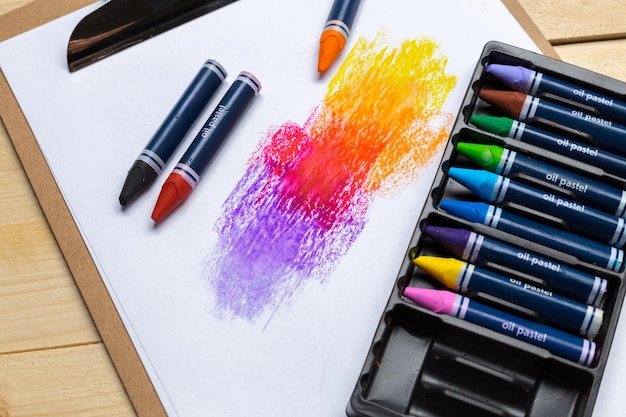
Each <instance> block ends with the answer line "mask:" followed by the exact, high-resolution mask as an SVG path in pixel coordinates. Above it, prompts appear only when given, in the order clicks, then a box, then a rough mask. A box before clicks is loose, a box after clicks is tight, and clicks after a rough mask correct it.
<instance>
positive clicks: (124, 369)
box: [0, 0, 558, 417]
mask: <svg viewBox="0 0 626 417" xmlns="http://www.w3.org/2000/svg"><path fill="white" fill-rule="evenodd" d="M91 3H93V0H35V1H33V2H32V3H30V4H28V5H26V6H24V7H22V8H19V9H17V10H14V11H12V12H9V13H7V14H5V15H3V16H0V41H4V40H6V39H9V38H11V37H13V36H16V35H18V34H21V33H23V32H26V31H28V30H30V29H33V28H36V27H38V26H40V25H43V24H45V23H47V22H50V21H51V20H53V19H56V18H58V17H61V16H64V15H65V14H67V13H70V12H73V11H75V10H77V9H79V8H81V7H85V6H87V5H89V4H91ZM503 3H504V4H505V5H506V6H507V8H508V9H509V11H510V12H511V13H512V14H513V15H514V16H515V17H516V18H517V20H518V21H519V22H520V24H521V25H522V26H523V27H524V29H525V30H526V31H527V33H528V34H529V35H530V37H531V38H532V39H533V40H534V41H535V43H536V44H537V45H538V47H539V48H540V49H541V50H542V52H543V53H544V54H546V55H549V56H552V57H558V56H557V54H556V52H555V51H554V49H553V48H552V46H551V45H550V43H549V42H548V41H547V40H546V39H545V38H544V37H543V35H542V34H541V32H540V31H539V29H538V28H537V27H536V25H535V24H534V23H533V22H532V20H531V19H530V17H529V16H528V15H527V14H526V12H525V11H524V9H523V8H522V7H521V6H520V5H519V3H518V2H517V1H515V0H503ZM96 65H97V64H96ZM0 97H2V100H0V117H1V119H2V122H3V123H4V125H5V128H6V130H7V132H8V134H9V137H10V139H11V141H12V143H13V146H14V147H15V150H16V152H17V154H18V156H19V159H20V161H21V163H22V166H23V167H24V170H25V171H26V174H27V176H28V179H29V181H30V183H31V185H32V187H33V190H34V191H35V194H36V197H37V199H38V200H39V203H40V205H41V207H42V209H43V212H44V214H45V216H46V219H47V221H48V223H49V225H50V227H51V229H52V232H53V233H54V236H55V238H56V241H57V243H58V245H59V248H60V249H61V252H62V253H63V256H64V257H65V260H66V262H67V265H68V267H69V269H70V272H71V273H72V276H73V278H74V280H75V282H76V285H77V287H78V289H79V290H80V293H81V295H82V297H83V299H84V301H85V304H86V305H87V308H88V309H89V312H90V314H91V316H92V318H93V321H94V323H95V325H96V327H97V329H98V331H99V333H100V336H101V338H102V341H103V342H104V345H105V346H106V349H107V351H108V353H109V355H110V357H111V360H112V362H113V364H114V366H115V368H116V370H117V372H118V375H119V377H120V379H121V381H122V383H123V385H124V388H125V389H126V392H127V394H128V396H129V398H130V400H131V402H132V404H133V406H134V408H135V411H136V412H137V415H138V416H140V417H159V416H166V415H167V414H166V412H165V410H164V408H163V406H162V405H161V402H160V400H159V397H158V395H157V392H156V390H155V389H154V387H153V385H152V382H151V380H150V378H149V376H148V374H147V373H146V370H145V368H144V367H143V365H142V362H141V360H140V357H139V355H138V353H137V351H136V350H135V347H134V345H133V343H132V341H131V339H130V337H129V335H128V333H127V331H126V328H125V327H124V324H123V322H122V320H121V318H120V316H119V314H118V312H117V310H116V308H115V305H114V303H113V301H112V299H111V297H110V295H109V293H108V291H107V289H106V287H105V285H104V283H103V281H102V278H101V276H100V274H99V272H98V269H97V267H96V265H95V263H94V261H93V259H92V258H91V255H90V252H89V250H88V248H87V246H86V244H85V242H84V241H83V240H82V237H81V234H80V232H79V229H78V227H77V226H76V224H75V222H74V219H73V217H72V215H71V214H70V211H69V209H68V207H67V206H66V204H65V201H64V199H63V196H62V195H61V192H60V190H59V188H58V185H57V184H56V182H55V180H54V177H53V175H52V172H51V171H50V169H49V167H48V165H47V164H46V161H45V158H44V156H43V154H42V152H41V150H40V148H39V145H38V143H37V140H36V138H35V136H34V135H33V133H32V131H31V129H30V126H29V124H28V121H27V120H26V117H25V116H24V114H23V113H22V111H21V109H20V106H19V104H18V102H17V100H16V98H15V96H14V95H13V92H12V91H11V88H10V87H9V84H8V82H7V80H6V78H5V77H4V75H3V74H2V73H1V72H0Z"/></svg>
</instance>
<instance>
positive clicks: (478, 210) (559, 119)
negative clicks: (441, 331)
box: [403, 64, 626, 366]
mask: <svg viewBox="0 0 626 417" xmlns="http://www.w3.org/2000/svg"><path fill="white" fill-rule="evenodd" d="M486 72H487V73H488V74H491V75H492V76H494V77H495V78H497V79H498V80H499V81H501V82H502V83H503V84H504V85H506V86H508V87H509V88H511V89H512V90H515V91H504V90H485V89H483V90H481V91H480V92H479V97H480V98H481V99H482V100H483V101H485V102H487V103H488V104H489V105H491V106H492V107H493V108H495V109H497V110H498V111H500V112H502V113H504V114H505V116H504V117H502V116H491V115H482V114H474V115H472V116H471V117H470V123H471V124H473V125H474V126H476V127H478V128H479V129H482V130H483V131H486V132H488V133H491V134H496V135H498V136H501V137H507V138H511V139H516V140H519V141H520V142H525V143H529V144H531V145H533V146H535V147H538V148H542V149H545V150H548V151H551V152H555V153H558V154H560V155H564V156H567V157H569V158H570V159H571V160H575V161H579V162H583V163H585V164H588V165H590V166H592V167H593V170H595V172H594V171H591V172H594V173H592V174H590V173H583V172H581V171H577V170H576V169H575V168H573V167H570V166H566V165H564V164H563V162H564V161H566V159H562V160H560V161H550V160H548V161H547V160H546V159H545V158H541V157H535V156H531V155H527V154H526V153H524V152H523V151H518V152H516V151H515V150H513V149H509V148H507V147H506V145H504V146H498V145H493V144H489V143H475V142H474V141H465V139H464V138H463V135H461V141H459V142H457V143H456V145H455V150H456V152H457V154H458V155H463V156H464V157H465V158H466V159H468V160H469V161H470V162H471V164H473V165H475V167H471V168H468V167H465V166H458V164H454V163H453V166H452V167H450V168H449V169H448V172H447V174H448V177H449V178H451V179H453V180H455V182H456V183H458V184H460V185H461V186H463V187H464V188H465V189H467V190H468V191H470V192H471V193H472V194H473V195H474V196H475V197H478V200H479V201H474V199H473V198H472V199H469V200H472V201H469V200H468V201H459V200H455V199H449V198H446V195H445V194H444V196H443V197H444V198H443V199H442V200H441V201H440V202H439V208H440V209H442V210H443V211H445V212H447V213H449V214H451V215H453V216H456V217H458V218H461V219H463V220H466V221H468V222H471V223H479V224H484V225H487V226H489V227H491V228H494V229H498V230H500V231H503V232H506V233H508V234H510V235H513V236H516V237H519V238H522V239H526V240H528V241H531V242H535V243H537V244H540V245H543V246H546V247H549V248H552V249H555V250H557V251H560V252H562V253H565V254H567V255H571V256H573V257H575V258H577V259H578V260H580V261H581V262H586V263H590V264H593V265H596V266H598V267H600V268H604V269H607V270H608V271H611V272H621V271H622V270H623V263H624V252H623V249H622V248H623V247H624V246H626V191H624V190H623V188H622V186H621V184H620V182H621V181H616V180H612V181H611V182H612V183H611V184H609V183H607V182H606V181H603V179H602V176H600V175H597V172H598V170H597V169H599V170H601V171H603V172H604V173H605V174H608V175H611V176H617V177H620V178H626V157H625V155H626V104H625V103H622V102H620V101H618V100H617V99H615V98H614V97H610V96H606V95H603V94H601V93H599V92H595V91H590V90H589V89H587V88H582V87H580V86H577V85H575V84H572V83H568V82H565V81H563V80H561V79H559V78H556V77H552V76H549V75H546V74H542V73H540V72H537V71H533V70H529V69H527V68H523V67H518V66H507V65H500V64H489V65H487V67H486ZM551 98H552V99H554V98H556V99H555V100H551ZM567 102H570V103H578V104H579V105H580V106H579V105H572V106H568V105H567V104H564V103H567ZM581 108H584V109H585V111H582V110H581ZM600 115H601V116H602V117H601V116H600ZM537 119H541V120H542V122H543V123H545V124H548V125H550V126H560V127H562V128H563V134H557V133H555V131H556V129H555V130H552V129H550V130H545V129H541V128H539V127H537V126H534V125H533V122H534V121H535V120H537ZM618 122H621V123H624V126H622V125H620V124H618ZM574 131H575V132H577V134H576V135H570V134H568V133H571V132H574ZM456 161H458V159H457V160H456ZM515 207H517V208H518V209H520V210H521V213H522V214H518V213H519V212H520V211H519V210H516V209H515ZM532 213H535V214H534V215H533V214H532ZM546 218H548V219H550V220H549V221H546V220H545V219H546ZM554 221H556V223H558V225H552V224H550V223H553V222H554ZM422 231H423V234H424V235H425V236H428V237H430V238H431V239H432V240H434V241H435V242H436V243H437V244H438V245H439V246H441V247H443V248H445V249H447V250H448V251H449V252H450V253H451V254H452V255H453V256H454V257H453V258H444V257H435V256H425V255H421V254H417V255H419V256H416V257H415V258H414V259H413V263H414V264H415V265H416V266H417V267H419V268H420V269H421V270H423V271H424V272H426V273H427V274H428V275H430V276H431V277H433V278H435V279H436V280H437V281H439V282H440V283H441V284H443V285H444V286H445V287H447V288H448V289H451V290H454V291H456V292H451V291H447V290H437V289H427V288H418V287H414V286H409V287H406V288H405V289H404V291H403V294H404V295H405V296H406V297H407V298H408V299H409V300H411V301H412V302H414V303H416V304H418V305H420V306H422V307H425V308H427V309H430V310H432V311H434V312H436V313H445V314H449V315H453V316H456V317H459V318H461V319H464V320H466V321H469V322H473V323H475V324H478V325H480V326H482V327H485V328H489V329H491V330H494V331H497V332H499V333H503V334H506V335H509V336H512V337H514V338H516V339H519V340H523V341H526V342H529V343H531V344H533V345H536V346H540V347H543V348H545V349H547V350H548V351H550V352H552V353H553V354H555V355H557V356H560V357H563V358H565V359H569V360H571V361H574V362H576V363H579V364H581V365H585V366H590V365H591V364H592V363H593V360H594V358H595V356H596V353H597V352H596V345H595V343H594V342H593V340H594V338H595V337H596V335H597V334H598V332H599V330H600V328H601V327H602V324H603V319H604V317H603V316H604V313H603V310H602V309H601V306H602V303H603V298H604V296H605V294H606V292H607V288H608V287H610V286H609V285H608V284H607V281H606V279H604V278H601V277H598V276H596V275H594V274H592V273H589V272H586V271H585V270H582V269H580V268H575V267H571V266H568V265H565V264H562V263H560V262H559V261H558V260H556V259H551V258H549V257H544V256H541V255H539V254H536V253H531V252H529V251H526V250H525V249H522V248H519V247H517V246H515V244H510V243H504V242H502V241H499V240H497V239H493V238H491V237H489V236H486V235H481V234H477V233H476V232H473V231H470V230H465V229H460V228H455V227H444V226H440V225H435V224H427V225H424V226H423V227H422ZM494 265H495V266H498V265H499V266H500V268H496V269H495V270H494ZM507 270H508V271H516V272H517V273H519V274H521V276H523V277H526V278H524V279H518V276H519V274H507V273H506V271H507ZM501 271H505V272H504V273H500V272H501ZM474 294H486V295H488V296H491V297H494V298H495V299H499V300H500V301H502V302H504V304H505V305H506V304H507V303H508V304H509V305H515V306H516V307H515V308H514V310H515V309H516V308H517V309H519V311H516V313H515V314H513V313H510V312H508V311H504V309H502V308H498V307H495V306H493V305H491V304H490V303H483V302H480V301H477V300H476V299H475V298H474V297H473V295H474ZM487 298H489V297H487ZM496 305H502V303H500V304H498V302H496Z"/></svg>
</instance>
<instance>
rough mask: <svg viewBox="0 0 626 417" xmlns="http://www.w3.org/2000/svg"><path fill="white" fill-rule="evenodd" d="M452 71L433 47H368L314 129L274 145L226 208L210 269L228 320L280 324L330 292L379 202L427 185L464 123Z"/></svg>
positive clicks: (377, 42) (289, 131) (294, 130)
mask: <svg viewBox="0 0 626 417" xmlns="http://www.w3.org/2000/svg"><path fill="white" fill-rule="evenodd" d="M446 63H447V58H446V57H445V56H443V55H442V54H441V52H440V50H439V49H438V47H437V45H436V44H435V43H434V42H433V41H432V40H429V39H426V38H420V39H413V40H409V41H404V42H402V44H401V45H399V46H398V47H391V46H389V45H387V44H386V40H385V38H384V36H383V35H382V34H380V35H379V36H377V37H376V39H374V40H373V41H367V40H365V39H363V38H361V39H359V40H358V41H357V43H356V45H355V47H354V48H353V49H352V51H351V52H350V54H349V55H348V56H347V57H346V59H345V61H344V63H343V64H342V66H341V67H340V68H339V70H338V72H337V74H336V75H335V77H333V79H332V80H331V82H330V83H329V88H328V92H327V94H326V96H325V97H324V99H323V101H322V103H321V104H320V105H319V106H318V107H316V108H315V109H313V111H312V112H311V114H310V115H309V118H308V120H306V122H305V123H304V124H303V125H302V126H300V125H299V124H297V123H295V122H285V123H284V124H283V125H281V126H279V127H278V128H276V129H275V130H273V131H271V132H270V133H268V135H267V136H266V137H265V138H264V140H262V141H261V143H260V144H259V146H258V148H257V150H256V151H255V152H254V154H253V155H252V156H251V158H250V160H249V162H248V167H247V171H246V173H245V174H244V175H243V177H242V178H241V180H240V181H239V183H238V184H237V185H236V187H235V188H234V189H233V191H232V193H231V194H230V196H229V198H228V199H227V200H226V202H225V203H224V205H223V212H222V215H221V217H220V219H219V220H218V222H217V223H216V225H215V230H216V231H217V233H218V236H219V237H218V242H217V244H216V246H215V248H213V251H212V253H211V254H210V256H209V257H208V259H207V260H206V263H205V265H204V270H205V271H206V277H207V280H208V283H209V285H210V286H211V288H212V291H213V292H214V294H215V300H216V314H217V315H218V317H221V318H224V319H227V318H242V319H245V320H247V321H250V322H254V321H255V320H256V319H258V318H259V317H260V316H261V315H263V314H266V313H267V314H270V317H271V314H272V312H273V311H275V310H276V309H277V308H278V307H280V306H282V305H284V304H286V303H290V302H291V300H292V299H293V298H294V294H295V293H297V292H299V291H302V290H303V288H304V287H305V285H304V284H305V283H308V282H312V281H316V282H320V283H323V282H324V281H325V280H327V279H328V278H329V277H330V275H331V273H332V272H333V270H334V269H335V268H336V266H337V265H338V264H339V262H341V260H342V258H343V257H344V255H345V254H346V253H347V251H348V250H349V249H350V248H351V246H352V244H353V243H354V241H355V240H356V239H357V238H358V236H359V235H360V234H361V232H362V230H363V228H364V227H365V226H366V224H367V222H368V211H369V208H370V206H371V204H372V202H373V201H374V199H375V198H377V197H380V196H381V195H382V194H384V195H393V194H394V191H397V192H401V191H402V190H403V189H404V188H406V187H407V185H408V184H410V183H412V182H414V181H416V180H417V179H418V178H419V174H420V170H419V168H420V167H423V166H425V165H426V164H427V163H429V162H430V160H431V159H432V158H433V157H434V156H436V155H437V152H438V151H439V150H440V149H441V146H442V144H443V143H445V140H446V139H447V137H448V134H449V128H450V125H451V123H452V120H453V117H452V115H449V114H447V113H445V112H443V111H442V110H441V107H442V106H443V103H444V102H445V98H446V97H447V96H448V95H449V93H450V92H451V91H452V89H453V88H454V86H455V85H456V78H455V77H452V76H449V75H447V74H445V66H446ZM381 68H385V69H386V71H382V70H381ZM355 91H361V92H362V94H359V96H358V98H355V94H354V92H355ZM383 109H386V110H387V111H384V112H383V111H382V110H383ZM390 191H391V192H390Z"/></svg>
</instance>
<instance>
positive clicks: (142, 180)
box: [119, 161, 158, 207]
mask: <svg viewBox="0 0 626 417" xmlns="http://www.w3.org/2000/svg"><path fill="white" fill-rule="evenodd" d="M157 176H158V173H157V172H156V171H155V170H154V168H152V167H151V166H150V165H148V164H146V163H145V162H143V161H135V163H134V164H133V166H132V167H130V170H129V171H128V175H126V180H125V181H124V186H123V187H122V192H121V193H120V197H119V200H120V204H121V205H122V207H123V206H126V204H128V203H129V202H130V201H132V200H133V199H135V197H137V196H138V195H139V194H141V192H142V191H144V190H145V189H146V188H148V186H149V185H150V184H152V183H153V182H154V180H155V179H156V177H157Z"/></svg>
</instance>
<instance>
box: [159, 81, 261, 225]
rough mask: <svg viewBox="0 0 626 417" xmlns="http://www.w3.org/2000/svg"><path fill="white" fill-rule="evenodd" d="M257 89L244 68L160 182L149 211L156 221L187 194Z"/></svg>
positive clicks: (254, 95) (256, 92) (185, 197)
mask: <svg viewBox="0 0 626 417" xmlns="http://www.w3.org/2000/svg"><path fill="white" fill-rule="evenodd" d="M259 91H261V83H260V82H259V81H258V80H257V79H256V77H254V75H252V74H250V73H249V72H246V71H243V72H241V73H239V75H238V76H237V78H236V79H235V81H234V82H233V84H232V85H231V86H230V88H229V89H228V91H226V94H225V95H224V97H222V99H221V100H220V102H219V103H218V105H217V106H216V107H215V110H213V113H211V115H210V116H209V118H208V120H207V121H206V123H205V124H204V126H203V127H202V129H200V132H199V133H198V134H197V135H196V137H195V139H194V140H193V142H192V143H191V145H190V146H189V148H188V149H187V151H186V152H185V154H184V155H183V156H182V158H181V159H180V161H179V162H178V164H177V165H176V167H175V168H174V170H173V171H172V173H171V174H170V175H169V177H168V178H167V180H166V181H165V183H164V184H163V187H162V189H161V193H160V194H159V198H158V199H157V202H156V204H155V206H154V210H153V211H152V219H153V220H154V221H155V222H160V221H161V220H162V219H163V218H164V217H165V216H167V215H168V214H169V213H171V212H172V211H173V210H174V209H175V208H176V207H178V205H180V204H181V203H182V202H183V201H184V200H185V199H187V197H189V195H190V194H191V192H192V191H193V189H194V188H195V186H196V185H197V184H198V182H199V181H200V178H201V177H202V174H204V172H205V171H206V169H207V168H208V166H209V163H210V162H211V160H213V158H214V157H215V155H216V154H217V151H218V150H219V149H220V147H221V146H222V144H223V143H224V141H225V140H226V138H227V137H228V136H229V135H230V133H231V132H232V130H233V129H234V128H235V126H236V125H237V123H238V122H239V120H240V119H241V117H242V116H243V114H244V113H245V111H246V109H247V108H248V106H249V105H250V103H252V99H253V98H254V97H256V95H257V94H258V93H259Z"/></svg>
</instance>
